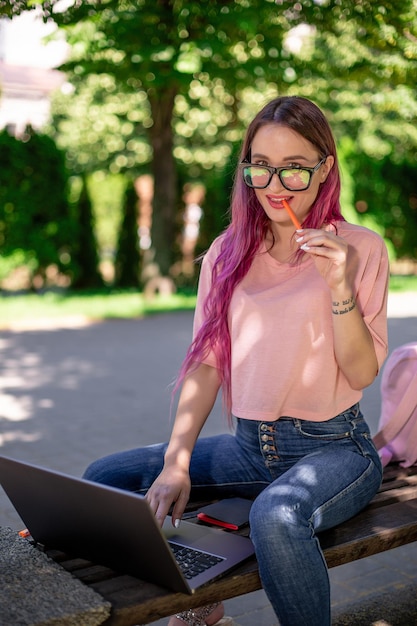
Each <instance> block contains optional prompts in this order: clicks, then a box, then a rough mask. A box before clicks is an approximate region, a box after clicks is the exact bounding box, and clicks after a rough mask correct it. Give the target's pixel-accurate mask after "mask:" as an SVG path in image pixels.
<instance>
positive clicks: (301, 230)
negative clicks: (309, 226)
mask: <svg viewBox="0 0 417 626" xmlns="http://www.w3.org/2000/svg"><path fill="white" fill-rule="evenodd" d="M303 230H304V228H297V230H296V231H295V232H296V233H302V232H303Z"/></svg>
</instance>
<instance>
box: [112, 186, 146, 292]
mask: <svg viewBox="0 0 417 626" xmlns="http://www.w3.org/2000/svg"><path fill="white" fill-rule="evenodd" d="M137 207H138V196H137V193H136V189H135V186H134V183H133V181H129V184H128V187H127V189H126V192H125V201H124V208H123V219H122V223H121V225H120V232H119V239H118V246H117V253H116V262H115V285H116V286H117V287H138V286H139V266H140V254H139V240H138V208H137Z"/></svg>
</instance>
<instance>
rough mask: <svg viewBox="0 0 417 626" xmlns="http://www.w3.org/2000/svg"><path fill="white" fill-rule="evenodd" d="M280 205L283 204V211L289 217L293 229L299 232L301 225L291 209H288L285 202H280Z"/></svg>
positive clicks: (288, 206)
mask: <svg viewBox="0 0 417 626" xmlns="http://www.w3.org/2000/svg"><path fill="white" fill-rule="evenodd" d="M282 204H283V207H284V209H285V210H286V211H287V213H288V215H289V216H290V218H291V221H292V223H293V224H294V226H295V228H296V229H297V230H299V229H300V228H301V224H300V222H299V221H298V218H297V216H296V214H295V213H294V211H293V210H292V208H291V207H290V205H289V204H288V202H287V201H286V200H282Z"/></svg>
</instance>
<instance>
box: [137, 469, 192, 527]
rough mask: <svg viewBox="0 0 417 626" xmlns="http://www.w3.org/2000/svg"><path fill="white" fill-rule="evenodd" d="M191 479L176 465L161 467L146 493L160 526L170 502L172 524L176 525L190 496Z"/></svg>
mask: <svg viewBox="0 0 417 626" xmlns="http://www.w3.org/2000/svg"><path fill="white" fill-rule="evenodd" d="M190 491H191V481H190V475H189V473H188V472H187V471H186V470H184V469H183V468H181V467H180V466H178V465H170V466H168V467H165V466H164V468H163V470H162V472H161V473H160V474H159V476H158V478H157V479H156V480H155V481H154V483H153V484H152V485H151V487H150V488H149V490H148V493H147V494H146V496H145V497H146V499H147V501H148V502H149V505H150V507H151V509H152V511H153V512H154V514H155V518H156V520H157V522H158V524H159V526H162V524H163V523H164V520H165V518H166V516H167V514H168V512H169V509H170V507H171V505H172V504H174V508H173V511H172V524H173V526H175V527H178V524H179V522H180V521H181V517H182V515H183V513H184V510H185V507H186V505H187V502H188V500H189V497H190Z"/></svg>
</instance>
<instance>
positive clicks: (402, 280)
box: [389, 275, 417, 293]
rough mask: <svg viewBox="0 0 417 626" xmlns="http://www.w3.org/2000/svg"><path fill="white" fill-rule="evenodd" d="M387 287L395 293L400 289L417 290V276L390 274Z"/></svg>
mask: <svg viewBox="0 0 417 626" xmlns="http://www.w3.org/2000/svg"><path fill="white" fill-rule="evenodd" d="M389 289H390V291H393V292H395V293H398V292H401V291H417V276H399V275H397V276H391V277H390V281H389Z"/></svg>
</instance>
